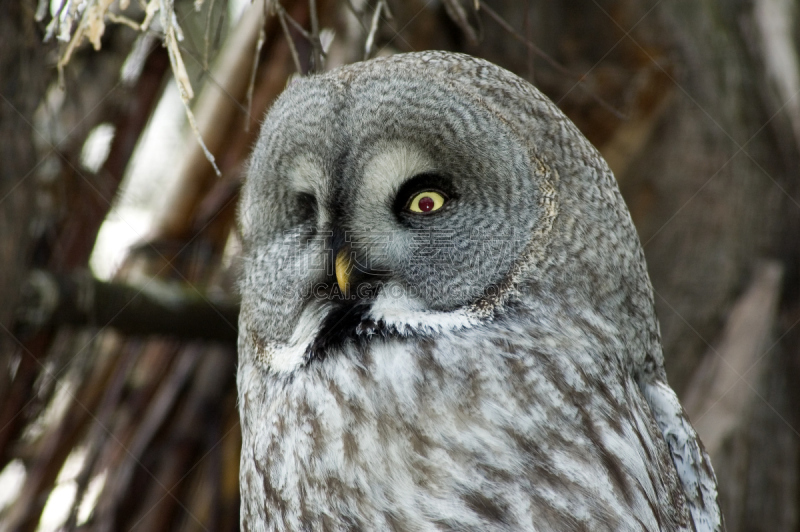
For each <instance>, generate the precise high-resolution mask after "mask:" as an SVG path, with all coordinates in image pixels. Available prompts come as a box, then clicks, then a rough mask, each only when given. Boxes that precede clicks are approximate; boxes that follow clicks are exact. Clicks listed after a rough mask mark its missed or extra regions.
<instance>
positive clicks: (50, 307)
mask: <svg viewBox="0 0 800 532" xmlns="http://www.w3.org/2000/svg"><path fill="white" fill-rule="evenodd" d="M23 293H24V296H23V301H22V305H21V307H20V309H19V322H20V323H21V324H22V325H23V326H25V327H26V328H28V329H29V330H31V329H34V330H37V329H41V328H50V327H58V326H61V325H72V326H82V327H87V326H94V327H112V328H114V329H116V330H117V331H119V332H121V333H124V334H131V335H167V336H174V337H178V338H184V339H194V340H215V341H220V342H226V343H229V344H232V343H233V342H235V340H236V336H237V320H238V315H239V306H238V303H236V302H233V301H216V300H212V299H210V298H207V297H205V296H203V295H202V294H200V293H198V292H197V291H196V290H194V289H192V288H189V287H185V286H182V285H178V284H177V283H165V282H162V281H158V280H155V279H153V280H151V281H149V282H148V283H147V284H146V285H144V286H132V285H127V284H122V283H108V282H103V281H99V280H97V279H94V278H93V277H91V275H90V274H88V272H84V273H74V274H71V275H60V274H54V273H50V272H46V271H43V270H35V271H33V272H32V273H31V275H30V277H29V279H28V283H27V285H26V288H25V289H24V291H23Z"/></svg>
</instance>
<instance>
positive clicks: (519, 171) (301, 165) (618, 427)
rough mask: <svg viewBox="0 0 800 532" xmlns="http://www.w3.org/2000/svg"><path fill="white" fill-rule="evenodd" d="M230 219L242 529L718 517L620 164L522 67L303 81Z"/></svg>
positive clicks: (292, 89) (700, 521)
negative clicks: (672, 378) (524, 75)
mask: <svg viewBox="0 0 800 532" xmlns="http://www.w3.org/2000/svg"><path fill="white" fill-rule="evenodd" d="M239 225H240V230H241V235H242V239H243V243H244V251H243V274H242V279H241V283H240V288H241V292H242V311H241V317H240V335H239V357H240V360H239V369H238V386H239V402H240V405H239V408H240V413H241V423H242V434H243V441H242V458H241V471H240V481H241V492H242V508H241V520H242V529H243V530H246V531H249V532H257V531H265V530H309V531H316V530H320V531H321V530H331V531H334V530H397V531H427V530H474V531H479V530H480V531H483V530H490V531H491V530H497V531H499V530H539V531H545V530H670V531H672V530H697V531H710V530H721V529H722V527H723V525H722V518H721V515H720V511H719V506H718V503H717V485H716V479H715V477H714V473H713V471H712V469H711V464H710V462H709V459H708V456H707V455H706V453H705V451H704V450H703V447H702V444H701V443H700V441H699V439H698V437H697V434H696V433H695V431H694V429H693V428H692V427H691V425H690V424H689V421H688V419H687V417H686V415H685V414H684V412H683V409H682V408H681V406H680V404H679V402H678V399H677V397H676V395H675V393H674V392H673V391H672V389H671V388H670V387H669V385H668V384H667V380H666V376H665V373H664V368H663V356H662V349H661V343H660V336H659V329H658V323H657V321H656V317H655V315H654V310H653V296H652V288H651V286H650V281H649V279H648V276H647V272H646V267H645V261H644V255H643V252H642V248H641V246H640V244H639V241H638V238H637V234H636V232H635V230H634V227H633V225H632V223H631V219H630V215H629V214H628V211H627V209H626V207H625V204H624V203H623V200H622V198H621V196H620V193H619V190H618V188H617V185H616V183H615V180H614V176H613V175H612V173H611V171H610V170H609V168H608V166H607V164H606V163H605V162H604V161H603V159H602V158H601V156H600V155H599V154H598V152H597V151H596V150H595V149H594V148H593V147H592V146H591V145H590V143H589V142H588V141H587V140H586V139H585V138H584V137H583V136H582V135H581V133H580V132H579V131H578V130H577V128H576V127H575V126H574V125H573V124H572V123H571V122H570V121H569V119H567V118H566V117H565V116H564V115H563V114H562V113H561V112H560V111H559V110H558V108H556V106H555V105H554V104H553V103H551V102H550V101H549V100H548V99H547V98H546V97H544V96H543V95H542V94H541V93H539V92H538V91H537V90H536V89H535V88H533V86H531V85H530V84H528V83H527V82H525V81H524V80H522V79H520V78H518V77H516V76H515V75H513V74H511V73H509V72H507V71H505V70H503V69H501V68H499V67H497V66H495V65H492V64H491V63H488V62H486V61H483V60H480V59H475V58H472V57H469V56H465V55H459V54H452V53H444V52H423V53H412V54H404V55H396V56H393V57H389V58H382V59H376V60H372V61H368V62H364V63H360V64H355V65H350V66H347V67H344V68H340V69H338V70H334V71H332V72H329V73H326V74H321V75H315V76H310V77H307V78H302V79H299V80H298V81H295V82H294V83H293V84H291V85H290V86H289V87H288V89H287V90H286V91H285V92H284V94H283V95H282V96H281V97H280V98H279V99H278V100H277V101H276V102H275V104H274V106H273V107H272V109H271V110H270V112H269V113H268V115H267V117H266V120H265V122H264V124H263V129H262V132H261V135H260V138H259V140H258V142H257V144H256V146H255V151H254V154H253V157H252V161H251V164H250V168H249V172H248V177H247V180H246V183H245V185H244V188H243V192H242V200H241V205H240V211H239Z"/></svg>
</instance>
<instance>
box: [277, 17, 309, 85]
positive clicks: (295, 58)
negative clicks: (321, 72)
mask: <svg viewBox="0 0 800 532" xmlns="http://www.w3.org/2000/svg"><path fill="white" fill-rule="evenodd" d="M274 5H275V12H276V14H277V15H278V21H279V22H280V23H281V28H283V34H284V35H285V36H286V42H288V43H289V51H290V52H291V53H292V60H293V61H294V66H295V68H296V69H297V73H298V74H302V73H303V67H302V66H301V65H300V56H299V55H298V54H297V48H295V46H294V40H292V34H291V33H290V32H289V26H287V25H286V16H287V15H286V12H285V11H284V9H283V6H281V4H280V3H279V2H276V3H275V4H274Z"/></svg>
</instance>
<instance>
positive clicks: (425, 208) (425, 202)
mask: <svg viewBox="0 0 800 532" xmlns="http://www.w3.org/2000/svg"><path fill="white" fill-rule="evenodd" d="M417 205H418V206H419V210H421V211H422V212H430V211H431V209H433V205H434V202H433V198H430V197H428V196H424V197H422V198H420V199H419V202H418V203H417Z"/></svg>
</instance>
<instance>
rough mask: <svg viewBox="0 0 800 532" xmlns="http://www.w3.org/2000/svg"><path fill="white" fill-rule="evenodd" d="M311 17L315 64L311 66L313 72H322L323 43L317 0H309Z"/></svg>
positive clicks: (311, 40)
mask: <svg viewBox="0 0 800 532" xmlns="http://www.w3.org/2000/svg"><path fill="white" fill-rule="evenodd" d="M308 11H309V17H310V18H311V36H310V37H309V41H310V42H311V52H312V53H311V58H312V60H313V63H312V65H311V72H321V71H322V56H323V52H322V42H321V41H320V38H319V19H318V18H317V0H308Z"/></svg>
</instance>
